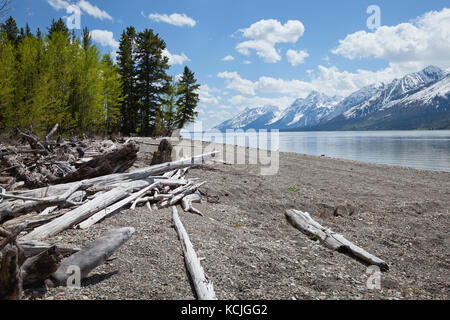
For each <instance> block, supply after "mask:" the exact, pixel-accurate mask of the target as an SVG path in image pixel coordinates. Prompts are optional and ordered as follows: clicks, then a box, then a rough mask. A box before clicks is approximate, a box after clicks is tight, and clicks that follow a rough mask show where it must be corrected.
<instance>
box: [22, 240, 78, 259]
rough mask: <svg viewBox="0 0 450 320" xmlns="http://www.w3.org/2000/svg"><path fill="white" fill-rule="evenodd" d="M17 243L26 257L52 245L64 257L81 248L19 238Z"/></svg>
mask: <svg viewBox="0 0 450 320" xmlns="http://www.w3.org/2000/svg"><path fill="white" fill-rule="evenodd" d="M17 244H18V245H19V246H20V247H21V248H22V249H23V252H24V254H25V258H30V257H32V256H35V255H37V254H39V253H41V252H43V251H45V250H48V249H50V248H51V247H55V250H56V253H57V254H58V255H61V256H63V257H68V256H70V255H72V254H74V253H77V252H78V251H80V249H79V248H70V247H66V246H64V245H60V244H50V243H47V242H41V241H34V240H33V241H22V240H17Z"/></svg>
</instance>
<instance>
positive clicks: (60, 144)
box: [0, 125, 139, 190]
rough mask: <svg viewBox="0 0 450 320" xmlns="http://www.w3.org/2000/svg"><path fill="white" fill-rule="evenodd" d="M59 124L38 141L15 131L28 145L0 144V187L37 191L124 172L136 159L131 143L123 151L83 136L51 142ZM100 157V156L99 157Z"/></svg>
mask: <svg viewBox="0 0 450 320" xmlns="http://www.w3.org/2000/svg"><path fill="white" fill-rule="evenodd" d="M57 129H58V125H55V127H54V128H53V129H52V130H51V131H50V133H49V134H48V135H47V136H46V137H45V138H44V139H43V140H42V141H41V140H40V139H39V138H38V137H37V136H35V135H34V134H33V132H32V128H30V130H29V131H28V132H27V133H25V132H22V131H21V130H19V129H18V132H19V134H20V136H21V138H22V140H24V141H25V142H26V144H27V145H23V146H20V147H16V146H5V145H2V144H0V186H1V187H3V188H5V189H8V190H16V189H19V188H22V187H26V188H39V187H45V186H47V185H49V184H59V183H65V182H72V181H79V180H82V179H86V178H94V177H97V176H101V175H105V174H110V173H119V172H124V171H125V170H127V169H129V168H130V167H131V166H132V165H133V163H134V161H135V160H136V158H137V152H138V151H139V149H138V148H137V147H136V145H134V144H133V143H128V144H126V145H125V146H123V148H120V146H119V145H118V144H117V143H114V142H113V141H111V140H104V141H99V140H89V139H87V137H85V136H83V137H81V138H78V137H70V138H69V139H67V140H65V139H62V138H61V136H58V138H57V139H56V140H52V139H51V138H52V136H54V135H55V134H56V132H57ZM102 155H103V156H102Z"/></svg>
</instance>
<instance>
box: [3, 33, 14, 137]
mask: <svg viewBox="0 0 450 320" xmlns="http://www.w3.org/2000/svg"><path fill="white" fill-rule="evenodd" d="M15 74H16V69H15V51H14V46H13V45H12V43H11V41H10V40H9V39H8V35H7V34H6V32H4V31H1V32H0V75H1V76H0V127H1V129H2V131H3V132H4V131H5V130H6V129H8V128H9V127H10V125H11V124H12V123H13V120H14V117H13V114H12V113H13V111H14V78H15Z"/></svg>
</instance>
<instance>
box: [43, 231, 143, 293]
mask: <svg viewBox="0 0 450 320" xmlns="http://www.w3.org/2000/svg"><path fill="white" fill-rule="evenodd" d="M134 231H135V230H134V229H133V228H122V229H114V230H110V231H108V232H106V233H105V234H104V235H103V236H101V237H100V238H98V239H97V240H95V241H94V242H93V243H91V244H90V245H89V246H88V247H86V248H84V249H83V250H81V251H79V252H77V253H75V254H73V255H71V256H70V257H68V258H66V259H64V260H63V261H61V264H60V266H59V268H58V270H56V272H55V273H53V275H52V276H51V280H52V282H53V283H54V284H56V285H66V284H67V280H68V279H69V277H70V275H71V274H69V273H68V270H70V269H69V267H71V266H76V267H78V268H79V270H80V275H81V279H83V278H85V277H86V276H87V275H88V274H89V272H91V270H93V269H95V268H96V267H98V266H99V265H101V264H103V263H104V262H105V261H106V260H107V259H108V258H109V257H110V256H111V255H112V254H113V253H114V252H115V251H116V250H117V249H118V248H119V247H120V246H121V245H123V244H124V243H125V242H126V241H128V240H129V239H130V238H131V236H132V235H133V233H134ZM81 279H80V280H81Z"/></svg>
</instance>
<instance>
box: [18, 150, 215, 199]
mask: <svg viewBox="0 0 450 320" xmlns="http://www.w3.org/2000/svg"><path fill="white" fill-rule="evenodd" d="M219 154H220V152H219V151H214V152H210V153H205V154H202V155H198V156H194V157H191V158H184V159H181V160H177V161H173V162H168V163H163V164H158V165H154V166H151V167H147V168H144V169H140V170H137V171H135V172H131V173H116V174H110V175H106V176H101V177H97V178H93V179H86V180H83V181H81V183H82V187H81V188H82V189H83V190H84V189H87V188H89V187H92V186H94V185H102V186H112V185H119V184H121V183H126V182H131V181H134V180H141V179H146V178H151V176H156V175H158V174H163V173H165V172H167V171H171V170H174V169H180V168H184V167H189V166H191V165H195V164H203V163H205V162H206V161H208V160H210V159H211V158H214V157H216V156H218V155H219ZM74 184H75V182H72V183H66V184H60V185H55V186H50V187H44V188H39V189H35V190H30V191H22V192H17V193H14V194H20V195H22V196H27V197H50V196H54V195H58V194H61V193H64V192H65V191H67V189H69V188H70V187H71V186H73V185H74Z"/></svg>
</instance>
